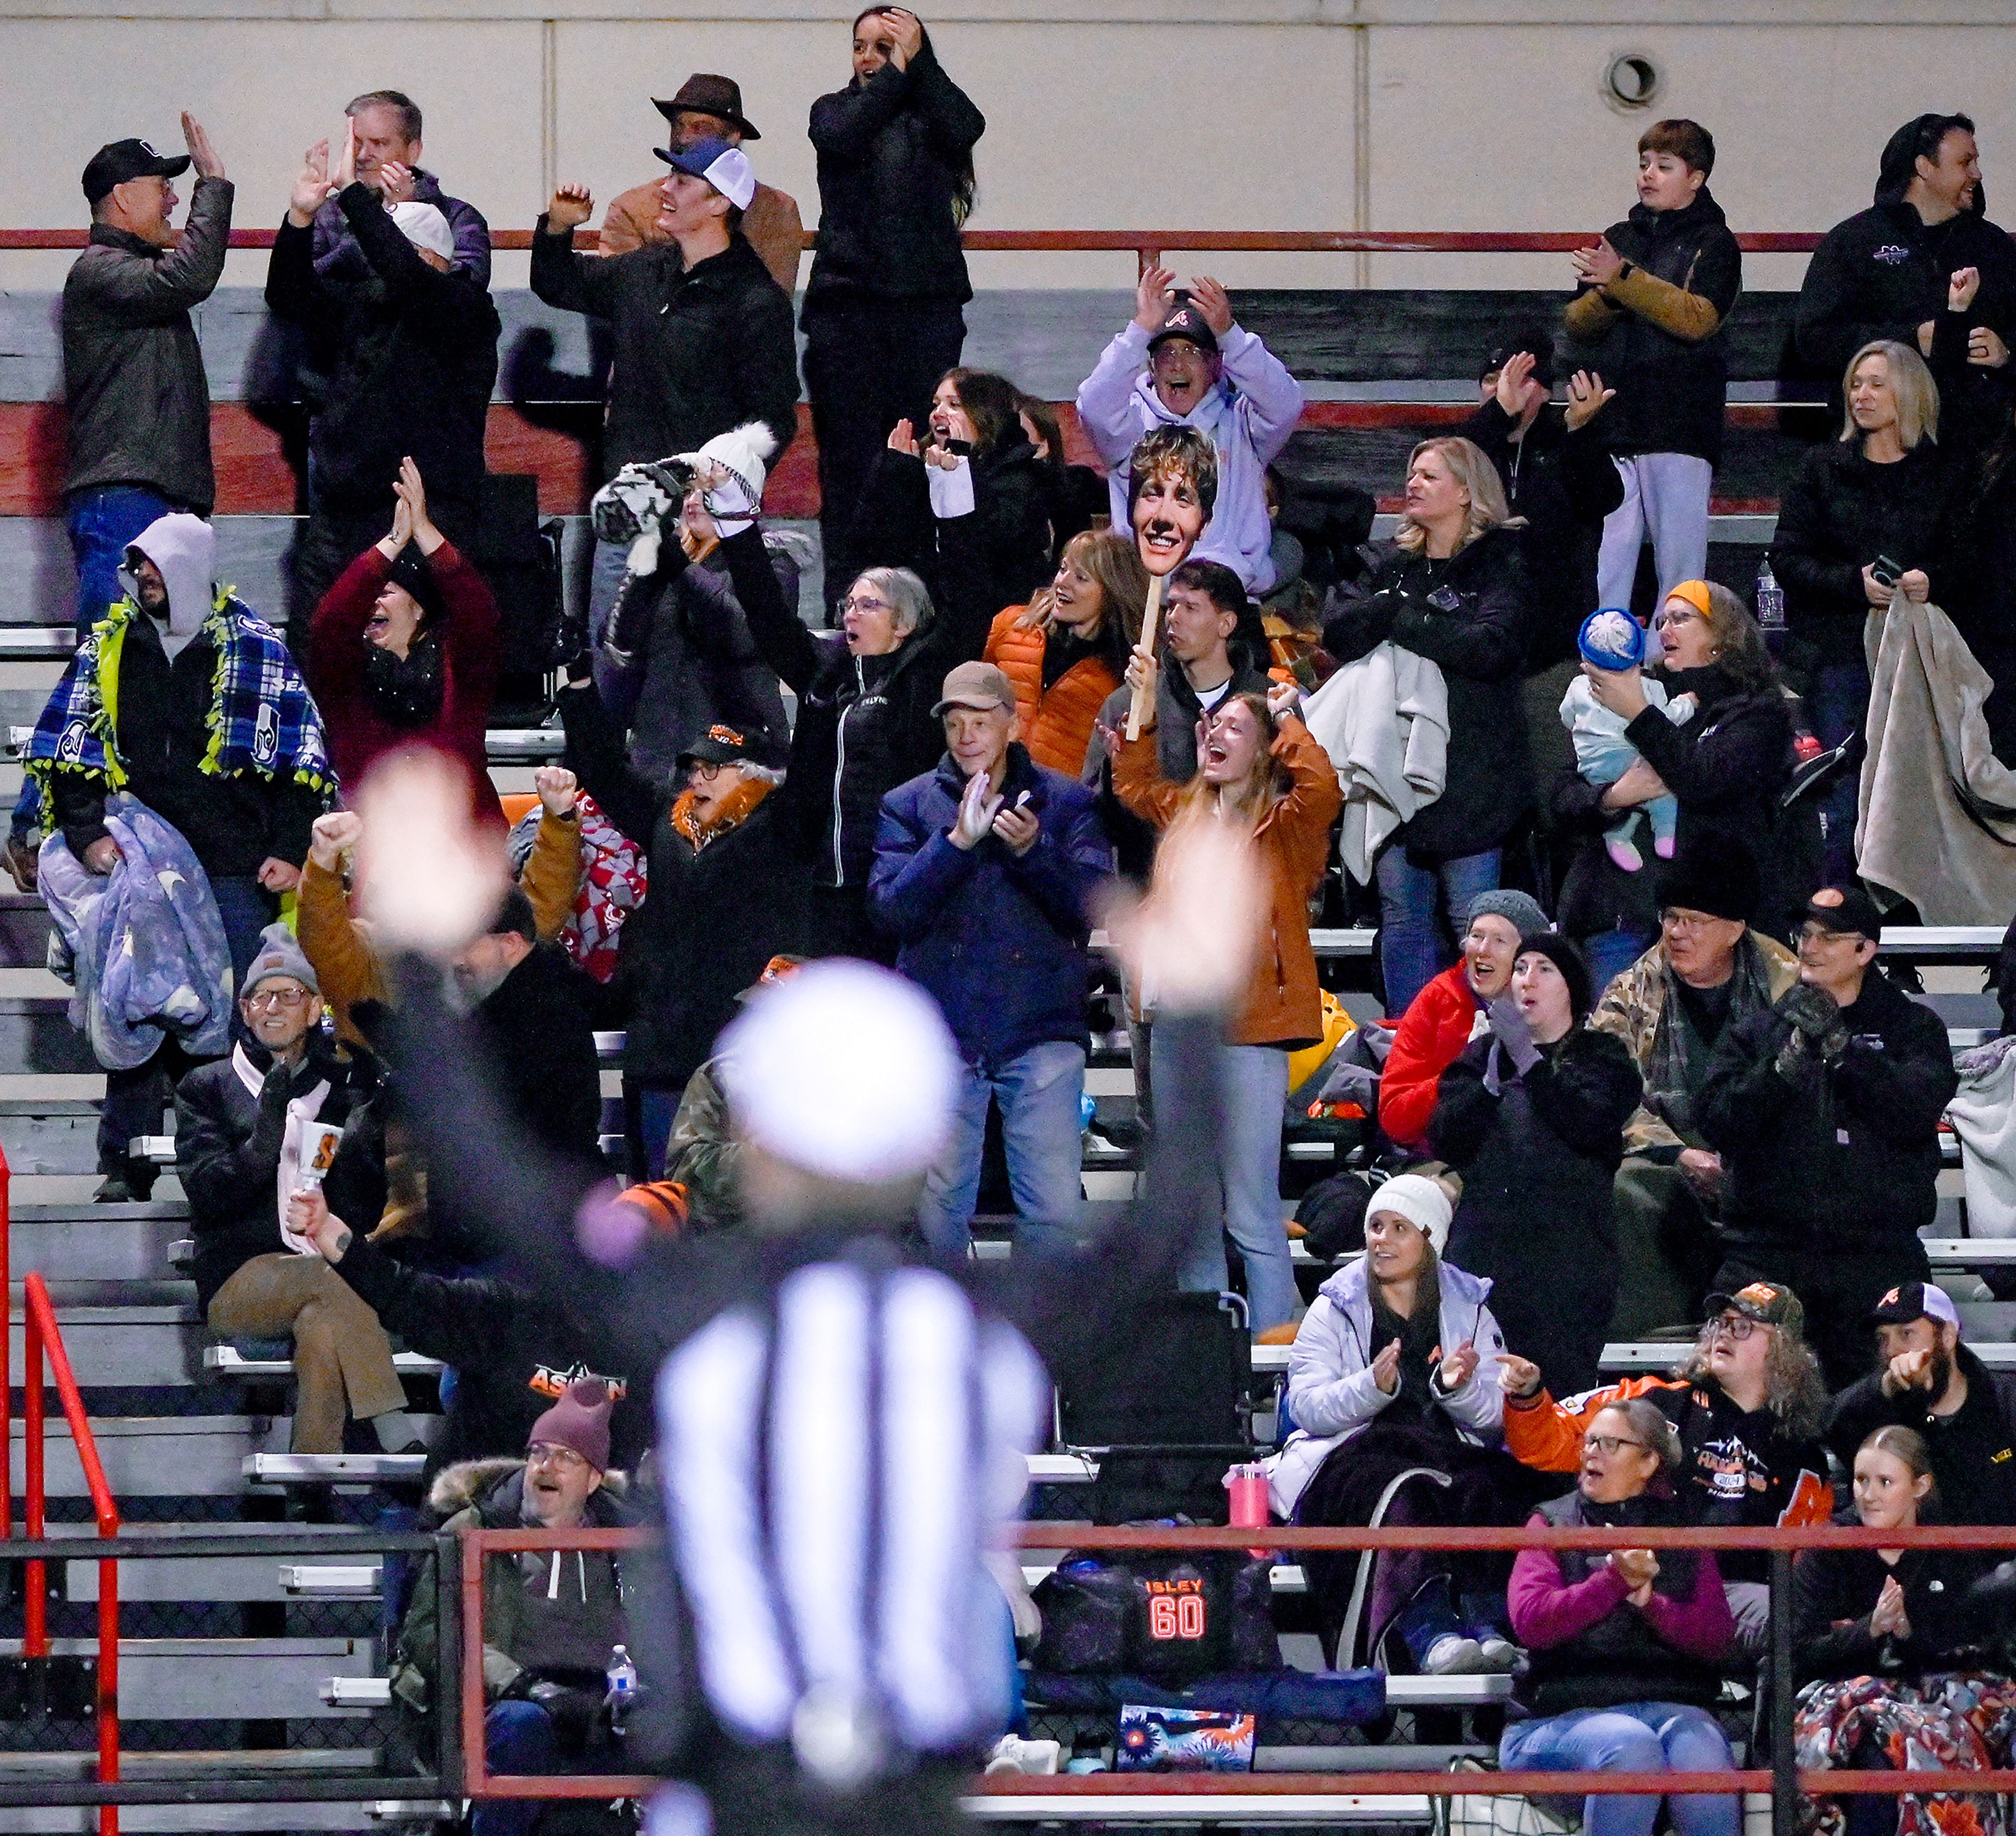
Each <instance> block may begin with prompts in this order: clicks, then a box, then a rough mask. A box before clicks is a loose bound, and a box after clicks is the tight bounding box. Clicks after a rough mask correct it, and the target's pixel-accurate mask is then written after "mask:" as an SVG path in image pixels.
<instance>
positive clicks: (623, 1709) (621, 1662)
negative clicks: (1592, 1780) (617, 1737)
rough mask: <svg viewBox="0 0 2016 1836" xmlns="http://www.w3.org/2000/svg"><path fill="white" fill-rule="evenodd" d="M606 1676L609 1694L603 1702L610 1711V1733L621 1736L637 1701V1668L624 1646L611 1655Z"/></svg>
mask: <svg viewBox="0 0 2016 1836" xmlns="http://www.w3.org/2000/svg"><path fill="white" fill-rule="evenodd" d="M606 1674H607V1678H608V1682H609V1694H607V1696H605V1697H603V1701H604V1702H605V1703H606V1704H607V1706H608V1709H609V1728H610V1733H617V1734H620V1733H622V1732H623V1718H624V1716H625V1715H628V1713H629V1712H630V1705H631V1704H632V1702H634V1701H636V1699H637V1666H636V1665H634V1664H632V1662H631V1661H630V1654H629V1652H628V1651H627V1650H626V1649H625V1647H623V1646H621V1645H618V1646H617V1647H615V1648H614V1650H613V1651H610V1654H609V1669H608V1671H607V1673H606Z"/></svg>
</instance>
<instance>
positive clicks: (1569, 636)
mask: <svg viewBox="0 0 2016 1836" xmlns="http://www.w3.org/2000/svg"><path fill="white" fill-rule="evenodd" d="M1607 419H1608V416H1607V414H1604V413H1598V415H1597V417H1596V418H1595V419H1594V420H1593V421H1591V422H1589V423H1586V425H1584V426H1582V427H1579V428H1578V429H1576V430H1575V432H1573V433H1570V432H1569V431H1568V412H1567V410H1566V409H1563V408H1561V406H1560V405H1558V404H1556V403H1553V402H1549V403H1548V404H1547V405H1546V406H1544V407H1543V408H1542V409H1541V410H1540V412H1539V414H1537V415H1536V416H1534V418H1533V424H1532V426H1531V427H1528V429H1527V430H1526V431H1525V434H1522V435H1521V437H1519V438H1518V439H1517V440H1514V438H1513V437H1512V432H1513V430H1514V428H1515V427H1517V425H1518V423H1517V421H1516V420H1514V418H1513V417H1512V416H1510V415H1509V414H1507V412H1505V410H1504V409H1502V408H1500V407H1499V405H1498V402H1497V400H1496V398H1495V397H1494V398H1492V400H1490V401H1487V402H1485V404H1484V405H1483V406H1482V407H1481V408H1480V409H1478V411H1477V413H1476V416H1475V417H1474V419H1472V420H1471V423H1470V425H1469V426H1468V427H1466V428H1465V429H1464V430H1463V431H1464V433H1465V434H1467V436H1468V437H1470V438H1471V440H1473V441H1475V442H1476V443H1477V445H1478V446H1479V447H1480V448H1482V449H1483V452H1484V455H1485V458H1487V459H1489V460H1490V461H1491V463H1492V466H1495V467H1496V470H1497V473H1498V477H1499V483H1500V484H1503V486H1504V487H1505V501H1506V502H1507V503H1508V504H1510V506H1511V507H1512V514H1513V515H1514V516H1515V517H1525V519H1526V527H1525V529H1524V530H1523V531H1521V535H1520V541H1521V546H1523V547H1524V549H1525V552H1526V593H1527V602H1528V603H1527V611H1528V620H1527V629H1528V641H1527V646H1526V650H1527V655H1526V667H1527V668H1528V670H1542V669H1547V668H1552V667H1553V665H1554V664H1557V663H1559V662H1561V661H1563V660H1564V658H1566V657H1571V656H1573V655H1574V654H1575V634H1576V633H1577V632H1579V630H1580V629H1581V628H1582V621H1583V620H1584V619H1585V618H1586V617H1588V616H1589V614H1590V613H1592V612H1593V611H1594V610H1596V556H1597V549H1598V547H1599V546H1600V545H1601V543H1602V540H1603V520H1604V517H1607V516H1608V515H1609V514H1610V513H1611V511H1612V510H1614V509H1616V508H1617V506H1618V505H1619V504H1621V503H1622V502H1623V501H1624V481H1623V479H1622V477H1619V476H1618V470H1617V467H1616V466H1615V465H1613V464H1612V463H1611V459H1610V448H1609V446H1608V445H1607V444H1606V442H1605V441H1604V423H1605V422H1606V420H1607Z"/></svg>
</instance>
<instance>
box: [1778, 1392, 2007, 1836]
mask: <svg viewBox="0 0 2016 1836" xmlns="http://www.w3.org/2000/svg"><path fill="white" fill-rule="evenodd" d="M1933 1467H1934V1457H1933V1455H1932V1453H1931V1451H1930V1449H1928V1448H1927V1447H1926V1445H1925V1443H1924V1439H1923V1438H1922V1437H1921V1436H1920V1435H1915V1434H1913V1432H1912V1431H1911V1430H1910V1429H1909V1428H1905V1427H1885V1428H1878V1429H1877V1431H1875V1432H1874V1434H1872V1435H1870V1436H1869V1437H1868V1438H1867V1440H1865V1441H1864V1442H1863V1443H1862V1445H1860V1446H1859V1448H1858V1449H1856V1453H1855V1457H1854V1473H1855V1508H1854V1510H1852V1511H1844V1512H1843V1513H1842V1514H1841V1516H1840V1517H1839V1518H1838V1519H1837V1520H1836V1521H1838V1522H1839V1523H1841V1524H1843V1525H1861V1526H1863V1528H1867V1529H1871V1530H1915V1529H1917V1528H1920V1527H1921V1525H1926V1524H1928V1523H1935V1522H1946V1523H1950V1522H1953V1521H1954V1520H1953V1517H1951V1516H1950V1515H1949V1514H1948V1513H1947V1512H1946V1510H1944V1509H1943V1508H1942V1498H1941V1493H1940V1489H1939V1482H1938V1479H1937V1477H1936V1475H1935V1473H1934V1471H1933ZM1961 1521H1964V1520H1961ZM1997 1553H2002V1552H2000V1551H1996V1552H1990V1551H1988V1550H1973V1549H1905V1550H1896V1549H1809V1550H1806V1551H1805V1553H1802V1555H1801V1556H1800V1557H1799V1561H1798V1566H1797V1567H1796V1568H1794V1570H1793V1571H1792V1589H1793V1596H1792V1598H1793V1607H1792V1650H1793V1651H1794V1652H1795V1653H1796V1654H1797V1657H1798V1666H1799V1669H1798V1674H1799V1677H1800V1679H1801V1680H1802V1682H1804V1683H1805V1687H1804V1688H1803V1689H1802V1690H1800V1691H1799V1695H1798V1708H1797V1709H1796V1711H1795V1714H1794V1716H1793V1724H1792V1725H1793V1730H1794V1735H1795V1748H1796V1758H1797V1761H1798V1766H1799V1769H1800V1770H1801V1771H1802V1772H1806V1771H1824V1770H1831V1769H1838V1768H1848V1767H1852V1768H1855V1769H1857V1770H1860V1769H1864V1768H1871V1769H1878V1770H1881V1769H1884V1768H1885V1767H1894V1768H1897V1769H1905V1768H1912V1767H1922V1766H1925V1765H1930V1766H1934V1767H1935V1768H1938V1769H1941V1770H1947V1769H1950V1770H1953V1771H1957V1772H1958V1771H1969V1770H1973V1769H1988V1768H1990V1767H1999V1766H2007V1765H2008V1764H2009V1763H2010V1752H2009V1747H2010V1735H2009V1730H2010V1729H2011V1726H2012V1725H2016V1722H2012V1715H2011V1711H2012V1710H2016V1683H2011V1681H2010V1680H2009V1679H2008V1678H2007V1676H1997V1675H1995V1674H1993V1671H1995V1670H1999V1669H2001V1668H2002V1667H2003V1665H2005V1664H2006V1662H2007V1660H2006V1658H1990V1657H1989V1651H1992V1650H1993V1649H1994V1647H1995V1646H1996V1645H1997V1644H1999V1643H2000V1639H1999V1637H1998V1636H1996V1634H1997V1630H1998V1629H1997V1627H1996V1624H1995V1622H1994V1620H1993V1618H1992V1617H1991V1616H1989V1615H1987V1614H1985V1613H1984V1612H1983V1611H1982V1610H1981V1606H1980V1604H1979V1603H1978V1600H1977V1599H1976V1598H1975V1597H1971V1593H1970V1590H1971V1589H1972V1587H1973V1586H1974V1583H1975V1581H1976V1580H1977V1579H1978V1578H1979V1576H1980V1575H1981V1574H1982V1571H1983V1569H1985V1568H1986V1567H1987V1566H1988V1565H1989V1564H1990V1563H1992V1562H1993V1561H1994V1560H1995V1557H1996V1554H1997ZM1844 1797H1845V1803H1842V1804H1840V1805H1834V1806H1830V1805H1828V1804H1827V1801H1826V1800H1825V1799H1824V1798H1823V1799H1821V1800H1820V1801H1819V1803H1818V1804H1817V1805H1816V1806H1815V1808H1816V1809H1819V1810H1820V1812H1821V1817H1820V1821H1819V1823H1818V1825H1817V1827H1819V1828H1821V1829H1828V1828H1833V1829H1838V1830H1840V1831H1842V1832H1844V1836H1891V1833H1892V1832H1893V1831H1954V1832H1960V1831H1985V1830H1992V1829H1996V1828H1997V1827H2001V1826H2002V1824H2003V1812H2004V1809H2005V1807H2006V1805H2007V1802H2008V1801H2007V1799H2006V1798H1989V1797H1986V1796H1982V1797H1978V1798H1967V1797H1953V1796H1949V1795H1946V1794H1944V1793H1942V1794H1940V1795H1939V1796H1938V1797H1936V1798H1933V1797H1930V1796H1929V1795H1928V1796H1926V1797H1902V1798H1892V1797H1891V1796H1890V1795H1888V1794H1885V1795H1881V1796H1877V1795H1874V1794H1870V1795H1861V1794H1856V1795H1846V1794H1844ZM1830 1811H1831V1813H1832V1817H1831V1818H1830V1816H1829V1814H1828V1813H1829V1812H1830ZM1837 1819H1838V1820H1837Z"/></svg>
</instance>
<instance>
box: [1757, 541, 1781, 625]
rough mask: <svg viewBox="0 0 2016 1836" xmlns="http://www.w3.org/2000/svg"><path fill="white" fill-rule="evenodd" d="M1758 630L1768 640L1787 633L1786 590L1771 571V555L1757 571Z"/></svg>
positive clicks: (1760, 564) (1766, 557) (1767, 556)
mask: <svg viewBox="0 0 2016 1836" xmlns="http://www.w3.org/2000/svg"><path fill="white" fill-rule="evenodd" d="M1757 628H1758V629H1759V630H1760V631H1761V632H1763V634H1764V635H1765V636H1766V638H1776V637H1782V636H1783V635H1784V631H1785V589H1784V588H1783V587H1781V586H1780V585H1779V584H1778V577H1777V574H1773V572H1772V571H1771V557H1770V556H1769V555H1766V556H1765V557H1764V559H1763V560H1762V562H1761V563H1759V565H1758V569H1757Z"/></svg>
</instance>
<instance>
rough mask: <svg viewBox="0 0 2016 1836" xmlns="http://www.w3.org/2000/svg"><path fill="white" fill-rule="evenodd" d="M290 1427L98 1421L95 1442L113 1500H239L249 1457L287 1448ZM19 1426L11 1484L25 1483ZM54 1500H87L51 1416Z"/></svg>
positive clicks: (238, 1418) (231, 1420)
mask: <svg viewBox="0 0 2016 1836" xmlns="http://www.w3.org/2000/svg"><path fill="white" fill-rule="evenodd" d="M289 1428H290V1424H289V1423H288V1422H287V1421H286V1420H285V1419H278V1420H268V1419H267V1418H266V1417H263V1416H249V1415H175V1416H94V1417H92V1423H91V1431H92V1438H94V1439H95V1441H96V1442H97V1443H98V1457H99V1460H100V1461H101V1462H102V1463H103V1465H104V1467H105V1478H106V1484H107V1485H110V1487H111V1489H112V1495H113V1497H115V1498H121V1499H124V1498H236V1497H237V1496H239V1494H240V1493H241V1492H243V1490H244V1489H245V1481H244V1471H243V1468H244V1463H245V1460H246V1459H247V1456H250V1455H251V1454H254V1453H264V1452H266V1451H268V1450H269V1449H279V1448H284V1447H285V1446H286V1445H287V1435H288V1431H289ZM21 1437H22V1426H21V1422H20V1418H19V1417H16V1418H15V1420H14V1422H13V1447H12V1449H11V1453H12V1457H13V1483H14V1488H15V1491H16V1494H17V1495H18V1494H19V1492H20V1487H21V1484H22V1477H21ZM47 1470H48V1480H49V1496H50V1497H52V1498H85V1497H88V1496H89V1493H88V1490H87V1489H86V1488H85V1483H84V1474H83V1471H82V1470H81V1467H79V1465H78V1463H77V1449H76V1447H75V1446H74V1445H73V1443H72V1442H71V1440H70V1430H69V1427H68V1426H67V1424H65V1423H64V1422H63V1420H62V1419H61V1417H59V1415H57V1414H56V1412H54V1411H53V1410H52V1412H51V1413H50V1417H49V1441H48V1469H47Z"/></svg>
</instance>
